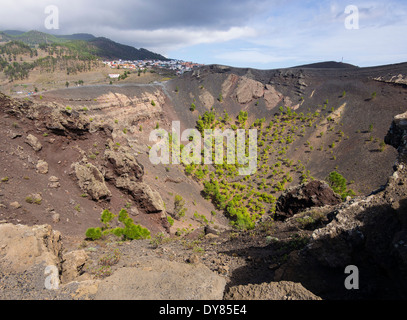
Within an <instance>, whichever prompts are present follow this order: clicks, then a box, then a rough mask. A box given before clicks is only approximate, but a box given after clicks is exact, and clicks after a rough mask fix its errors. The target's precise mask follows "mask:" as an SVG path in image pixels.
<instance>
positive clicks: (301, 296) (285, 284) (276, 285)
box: [224, 281, 321, 300]
mask: <svg viewBox="0 0 407 320" xmlns="http://www.w3.org/2000/svg"><path fill="white" fill-rule="evenodd" d="M224 299H225V300H321V298H320V297H318V296H316V295H315V294H313V293H312V292H310V291H308V290H307V289H305V288H304V287H303V286H302V285H301V284H300V283H294V282H290V281H281V282H271V283H262V284H247V285H240V286H236V287H231V288H230V289H229V291H228V292H227V293H226V294H225V297H224Z"/></svg>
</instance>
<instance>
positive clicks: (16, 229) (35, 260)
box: [0, 224, 62, 273]
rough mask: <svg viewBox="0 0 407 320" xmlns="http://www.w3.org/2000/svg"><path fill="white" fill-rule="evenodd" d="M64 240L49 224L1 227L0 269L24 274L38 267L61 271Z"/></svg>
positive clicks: (5, 225) (6, 225) (2, 225)
mask: <svg viewBox="0 0 407 320" xmlns="http://www.w3.org/2000/svg"><path fill="white" fill-rule="evenodd" d="M61 252H62V237H61V234H60V233H59V232H58V231H54V230H52V228H51V226H49V225H39V226H33V227H29V226H24V225H13V224H0V270H1V272H2V273H21V272H24V271H26V270H28V269H30V268H32V267H34V266H36V265H44V266H55V267H57V268H58V269H60V264H61Z"/></svg>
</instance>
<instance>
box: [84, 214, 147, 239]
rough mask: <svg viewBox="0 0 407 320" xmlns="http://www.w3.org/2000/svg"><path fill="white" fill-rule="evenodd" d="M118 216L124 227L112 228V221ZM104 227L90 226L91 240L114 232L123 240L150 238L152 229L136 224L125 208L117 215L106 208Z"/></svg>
mask: <svg viewBox="0 0 407 320" xmlns="http://www.w3.org/2000/svg"><path fill="white" fill-rule="evenodd" d="M116 217H118V222H121V223H122V224H123V225H124V227H116V228H111V227H110V223H111V222H112V221H113V219H114V218H116ZM100 221H101V223H102V224H103V226H102V227H96V228H89V229H88V230H87V231H86V237H87V238H88V239H90V240H98V239H100V238H102V236H106V235H109V234H113V235H115V236H116V237H118V238H121V239H122V240H139V239H149V238H151V236H150V231H149V230H148V229H146V228H143V227H141V226H140V225H136V224H134V221H133V219H131V218H130V217H129V215H128V213H127V211H126V210H125V209H122V210H121V211H120V212H119V215H118V216H116V215H114V214H113V213H111V212H110V211H109V210H107V209H106V210H104V211H103V212H102V214H101V219H100Z"/></svg>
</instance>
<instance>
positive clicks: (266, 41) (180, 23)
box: [0, 0, 407, 69]
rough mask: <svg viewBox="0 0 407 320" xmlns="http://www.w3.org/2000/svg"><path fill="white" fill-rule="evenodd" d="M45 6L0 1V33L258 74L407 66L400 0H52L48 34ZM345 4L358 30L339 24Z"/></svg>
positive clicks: (405, 15) (42, 1)
mask: <svg viewBox="0 0 407 320" xmlns="http://www.w3.org/2000/svg"><path fill="white" fill-rule="evenodd" d="M49 4H50V2H49V1H48V0H38V1H35V2H33V1H29V0H2V10H1V12H0V29H3V30H4V29H19V30H31V29H37V30H41V31H47V32H50V33H58V34H71V33H79V32H86V33H92V34H94V35H96V36H105V37H108V38H110V39H112V40H115V41H118V42H121V43H124V44H128V45H132V46H135V47H137V48H140V47H143V48H146V49H149V50H152V51H155V52H158V53H161V54H163V55H165V56H167V57H170V58H177V59H182V60H187V61H195V62H199V63H205V64H212V63H217V64H225V65H231V66H236V67H252V68H259V69H273V68H281V67H290V66H295V65H301V64H306V63H313V62H319V61H330V60H334V61H341V60H342V59H343V61H344V62H347V63H351V64H355V65H358V66H362V67H363V66H374V65H381V64H391V63H398V62H406V61H407V41H406V34H407V1H405V0H388V1H377V0H349V1H339V0H325V1H310V0H308V1H307V0H305V1H304V0H303V1H299V0H291V1H280V0H256V1H254V0H234V1H232V0H206V1H204V0H200V1H196V0H171V1H170V0H149V1H145V0H133V1H127V0H116V1H114V2H112V1H110V0H109V1H108V0H80V1H79V0H70V1H65V0H55V1H54V3H53V4H54V5H55V6H56V7H57V8H58V14H59V29H57V30H46V29H45V28H44V19H45V18H46V16H47V15H46V14H44V9H45V7H46V6H47V5H49ZM349 5H353V6H354V7H356V8H357V9H358V14H359V16H358V18H359V19H358V22H359V28H358V29H351V30H349V29H347V28H346V27H345V20H346V19H348V20H349V18H350V16H351V14H350V13H348V14H346V13H345V8H346V7H347V6H349ZM354 13H355V12H354V11H352V14H354Z"/></svg>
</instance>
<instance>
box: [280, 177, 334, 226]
mask: <svg viewBox="0 0 407 320" xmlns="http://www.w3.org/2000/svg"><path fill="white" fill-rule="evenodd" d="M341 202H342V201H341V197H340V196H339V195H337V194H336V193H335V192H334V191H333V190H332V189H331V188H330V187H329V185H328V184H326V183H325V182H322V181H318V180H313V181H311V182H309V183H308V184H304V185H301V186H298V187H294V188H289V189H287V191H285V192H284V193H283V194H282V195H281V196H280V197H279V199H278V201H277V205H276V214H275V219H276V220H285V219H287V218H288V217H291V216H293V215H295V214H296V213H298V212H301V211H304V210H305V209H308V208H312V207H323V206H326V205H336V204H339V203H341Z"/></svg>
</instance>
